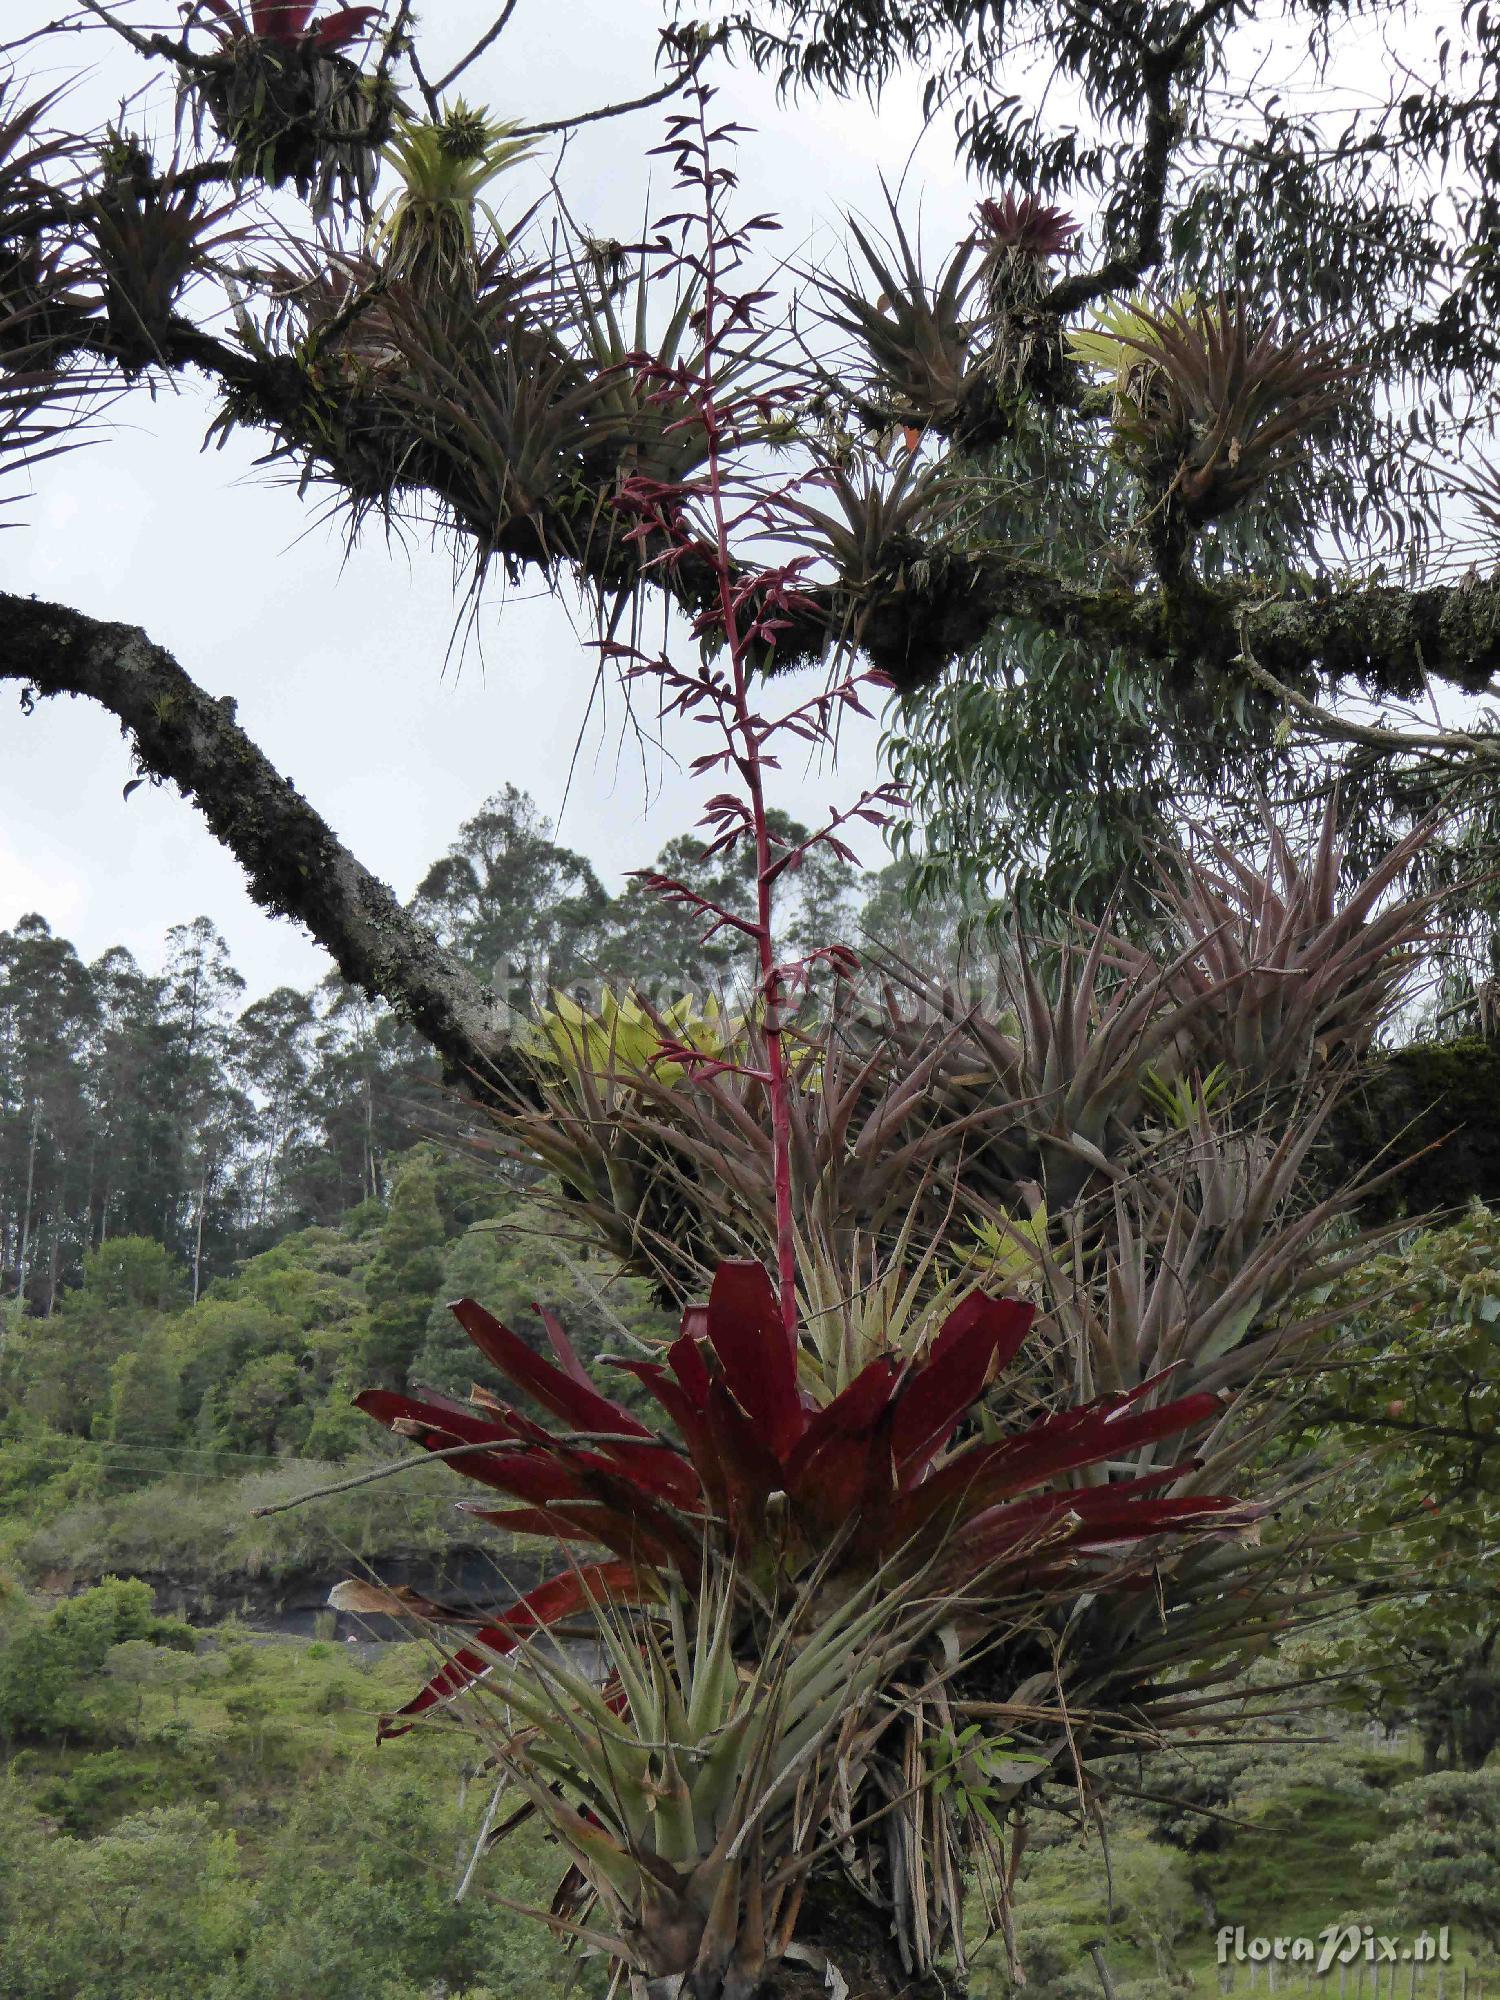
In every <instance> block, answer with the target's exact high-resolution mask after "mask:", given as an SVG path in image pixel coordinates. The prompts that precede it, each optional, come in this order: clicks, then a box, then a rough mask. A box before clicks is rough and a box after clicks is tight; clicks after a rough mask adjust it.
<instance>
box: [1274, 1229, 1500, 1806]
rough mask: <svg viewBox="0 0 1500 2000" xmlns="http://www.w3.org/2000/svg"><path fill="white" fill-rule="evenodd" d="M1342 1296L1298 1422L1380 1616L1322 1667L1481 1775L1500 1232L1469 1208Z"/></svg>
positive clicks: (1492, 1570) (1496, 1591) (1405, 1242)
mask: <svg viewBox="0 0 1500 2000" xmlns="http://www.w3.org/2000/svg"><path fill="white" fill-rule="evenodd" d="M1342 1293H1343V1296H1344V1297H1345V1298H1347V1299H1348V1300H1349V1301H1350V1303H1351V1306H1352V1307H1353V1308H1354V1310H1353V1311H1352V1314H1351V1317H1350V1319H1349V1321H1348V1323H1347V1330H1346V1333H1345V1337H1344V1339H1343V1340H1342V1341H1341V1343H1340V1345H1339V1347H1338V1349H1337V1352H1336V1360H1335V1365H1333V1366H1332V1367H1330V1368H1327V1369H1325V1370H1324V1371H1323V1372H1322V1373H1320V1374H1319V1375H1318V1376H1316V1378H1315V1379H1314V1380H1313V1382H1312V1384H1311V1386H1310V1388H1309V1389H1308V1390H1307V1392H1306V1395H1305V1398H1304V1403H1303V1409H1304V1414H1305V1416H1306V1418H1307V1419H1308V1423H1309V1432H1310V1436H1311V1440H1312V1441H1313V1442H1315V1443H1319V1444H1321V1445H1322V1447H1323V1448H1324V1450H1325V1452H1326V1453H1327V1454H1328V1456H1329V1457H1330V1458H1331V1460H1332V1462H1333V1466H1334V1470H1333V1473H1332V1480H1333V1489H1334V1490H1333V1495H1332V1498H1333V1501H1334V1504H1336V1505H1337V1507H1338V1508H1339V1511H1340V1514H1341V1517H1342V1518H1343V1519H1344V1520H1345V1521H1346V1522H1347V1524H1348V1526H1349V1528H1350V1529H1351V1530H1352V1539H1351V1541H1350V1543H1349V1544H1348V1547H1347V1549H1346V1551H1345V1556H1344V1559H1345V1561H1346V1562H1348V1563H1349V1564H1350V1565H1351V1566H1356V1567H1357V1568H1358V1570H1359V1572H1360V1573H1361V1575H1363V1576H1364V1577H1365V1578H1366V1579H1367V1580H1368V1581H1367V1594H1368V1595H1369V1596H1370V1597H1371V1598H1372V1599H1373V1601H1372V1602H1370V1603H1368V1604H1367V1605H1366V1607H1365V1608H1364V1610H1363V1612H1362V1614H1361V1615H1360V1617H1359V1618H1358V1619H1357V1620H1354V1621H1352V1622H1346V1623H1345V1624H1343V1625H1342V1626H1340V1627H1338V1628H1336V1629H1335V1630H1334V1632H1333V1633H1332V1635H1331V1636H1330V1638H1329V1640H1328V1643H1327V1645H1326V1646H1325V1647H1324V1648H1323V1649H1322V1651H1321V1654H1320V1655H1319V1656H1318V1657H1317V1661H1316V1663H1317V1664H1319V1665H1321V1666H1324V1667H1327V1666H1330V1665H1331V1666H1335V1667H1341V1668H1343V1669H1345V1670H1349V1671H1352V1672H1353V1675H1354V1679H1353V1682H1352V1685H1351V1690H1350V1698H1351V1699H1352V1700H1354V1701H1356V1702H1359V1703H1362V1704H1363V1705H1365V1706H1366V1707H1367V1708H1368V1709H1369V1710H1370V1711H1371V1712H1373V1713H1377V1714H1383V1715H1386V1716H1388V1717H1389V1716H1398V1715H1406V1716H1412V1717H1414V1718H1415V1720H1416V1722H1417V1724H1418V1726H1419V1728H1420V1730H1421V1732H1422V1735H1423V1738H1424V1742H1425V1749H1426V1757H1427V1761H1428V1763H1429V1765H1430V1766H1436V1765H1437V1764H1438V1763H1439V1762H1446V1763H1447V1764H1449V1765H1455V1766H1456V1765H1462V1766H1464V1767H1466V1768H1468V1769H1471V1770H1473V1769H1477V1768H1478V1767H1479V1766H1480V1765H1482V1764H1483V1763H1484V1762H1485V1760H1486V1758H1487V1757H1488V1756H1489V1755H1490V1753H1491V1752H1492V1750H1493V1749H1494V1748H1495V1746H1496V1745H1497V1744H1500V1661H1497V1657H1496V1647H1497V1643H1500V1583H1497V1581H1496V1579H1497V1576H1500V1217H1497V1216H1496V1215H1495V1214H1494V1213H1493V1212H1492V1211H1491V1210H1489V1209H1486V1208H1484V1207H1482V1206H1480V1205H1479V1204H1478V1203H1475V1204H1474V1205H1473V1206H1472V1207H1471V1208H1470V1209H1469V1211H1468V1212H1467V1214H1466V1215H1464V1216H1463V1217H1461V1218H1460V1219H1459V1220H1457V1221H1455V1222H1452V1223H1449V1224H1446V1225H1445V1226H1443V1227H1441V1228H1436V1229H1420V1230H1416V1231H1414V1232H1413V1233H1411V1234H1410V1235H1408V1236H1407V1237H1405V1238H1403V1239H1402V1240H1401V1241H1400V1242H1399V1243H1398V1244H1397V1245H1396V1246H1395V1247H1394V1248H1391V1249H1388V1250H1386V1251H1384V1252H1383V1253H1382V1254H1381V1255H1379V1256H1378V1257H1375V1258H1373V1259H1371V1260H1369V1261H1368V1262H1366V1263H1365V1264H1363V1265H1362V1266H1361V1267H1360V1269H1359V1270H1358V1271H1357V1272H1356V1273H1354V1274H1353V1275H1352V1276H1351V1277H1350V1278H1349V1279H1347V1280H1346V1281H1345V1283H1344V1285H1343V1287H1342ZM1351 1447H1352V1449H1351Z"/></svg>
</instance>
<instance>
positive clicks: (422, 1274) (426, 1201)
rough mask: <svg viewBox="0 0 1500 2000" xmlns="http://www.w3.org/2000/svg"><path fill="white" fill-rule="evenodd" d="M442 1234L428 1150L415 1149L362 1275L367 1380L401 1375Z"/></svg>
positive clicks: (436, 1267) (431, 1290)
mask: <svg viewBox="0 0 1500 2000" xmlns="http://www.w3.org/2000/svg"><path fill="white" fill-rule="evenodd" d="M443 1237H444V1230H443V1219H442V1216H441V1214H440V1213H439V1210H438V1204H437V1177H436V1174H435V1173H434V1170H433V1163H432V1159H431V1156H430V1154H429V1153H428V1151H427V1150H426V1149H425V1148H419V1149H418V1150H417V1151H416V1152H414V1153H413V1154H412V1155H411V1156H410V1157H409V1158H408V1159H407V1161H406V1162H405V1164H404V1165H403V1167H402V1169H401V1171H400V1173H399V1174H398V1175H397V1177H396V1182H395V1185H394V1186H393V1187H392V1189H391V1201H390V1208H389V1210H388V1211H387V1214H386V1219H385V1224H384V1227H383V1228H382V1229H381V1232H380V1246H379V1248H378V1249H377V1250H376V1252H375V1255H374V1257H373V1258H372V1259H371V1262H370V1266H369V1270H368V1272H367V1274H366V1278H365V1292H366V1297H367V1298H368V1301H369V1313H370V1317H369V1332H368V1336H367V1345H366V1366H367V1368H368V1370H369V1372H370V1379H371V1380H372V1381H377V1382H383V1383H388V1384H399V1383H403V1382H404V1381H405V1380H406V1376H407V1370H408V1369H409V1368H410V1366H411V1361H412V1357H413V1355H414V1354H415V1353H416V1351H417V1348H418V1346H419V1345H420V1343H421V1339H422V1333H423V1329H424V1328H425V1327H426V1324H427V1314H428V1309H429V1307H430V1306H431V1304H432V1300H433V1296H434V1294H435V1293H436V1292H437V1290H438V1287H439V1285H440V1284H441V1282H442V1276H443V1259H442V1246H443Z"/></svg>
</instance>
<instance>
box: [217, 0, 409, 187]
mask: <svg viewBox="0 0 1500 2000" xmlns="http://www.w3.org/2000/svg"><path fill="white" fill-rule="evenodd" d="M382 11H383V10H382V9H381V8H380V7H336V8H335V9H334V10H333V11H332V12H331V13H328V14H324V15H321V16H317V9H316V4H315V0H250V7H249V11H248V13H246V12H244V11H242V10H241V9H238V8H236V7H235V6H233V5H232V4H231V0H184V4H183V6H182V14H183V19H184V28H185V29H191V28H194V27H197V28H201V29H202V30H204V32H206V34H207V35H208V36H209V38H210V40H211V42H212V44H213V46H214V51H215V52H214V54H213V55H212V56H211V57H209V58H207V59H206V60H204V61H201V62H199V63H196V64H195V65H194V66H192V67H191V68H186V69H184V71H183V79H182V88H183V90H184V92H185V93H187V94H188V96H189V97H191V98H192V100H193V101H194V103H195V104H196V105H197V107H198V109H199V111H200V112H201V111H206V112H207V113H208V116H209V117H210V119H211V120H212V122H213V124H214V127H215V129H216V130H217V131H218V132H219V133H220V135H221V136H222V137H223V138H224V139H225V140H227V141H228V143H229V144H230V146H231V147H232V148H233V149H234V160H235V167H236V171H237V172H238V173H239V174H240V175H241V176H242V177H244V178H246V179H256V180H263V181H265V182H267V183H268V184H269V185H271V186H272V187H279V186H281V185H282V184H283V183H284V182H287V181H290V182H291V183H292V184H293V185H294V186H295V187H296V188H297V190H298V192H299V193H300V194H301V195H303V197H304V198H306V199H308V200H309V201H310V202H311V203H312V206H313V209H314V211H315V212H316V213H319V214H326V213H327V212H328V211H329V210H330V209H331V208H333V207H334V206H335V205H338V206H340V207H344V208H348V207H350V206H352V205H354V204H356V203H363V202H368V200H369V197H370V193H371V190H372V189H373V187H374V185H375V175H376V173H377V171H378V167H379V155H380V148H381V146H382V145H383V144H384V142H385V140H386V139H387V138H388V136H389V134H390V128H391V119H392V116H393V113H394V111H395V104H396V99H395V92H394V91H393V89H392V88H391V85H390V83H389V80H388V78H387V77H386V75H385V74H384V67H383V66H382V69H381V70H380V71H379V72H377V73H376V74H375V75H373V76H366V75H365V74H364V73H363V72H362V71H361V69H360V66H359V64H358V63H357V62H356V61H355V60H354V59H353V58H352V57H351V56H350V55H349V53H348V51H349V50H350V49H352V48H354V47H355V46H356V45H357V44H358V43H359V42H361V41H362V40H364V39H365V38H366V37H367V36H368V34H369V33H370V31H371V29H372V27H373V26H374V24H375V22H376V21H378V20H379V18H380V15H381V13H382ZM315 16H317V17H316V18H315Z"/></svg>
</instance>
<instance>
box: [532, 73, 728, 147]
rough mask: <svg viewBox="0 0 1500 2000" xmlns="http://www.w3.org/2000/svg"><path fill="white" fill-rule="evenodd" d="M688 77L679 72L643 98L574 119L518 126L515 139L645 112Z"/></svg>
mask: <svg viewBox="0 0 1500 2000" xmlns="http://www.w3.org/2000/svg"><path fill="white" fill-rule="evenodd" d="M690 75H691V71H689V70H685V69H684V70H679V71H678V72H677V74H676V75H675V76H672V77H668V79H667V81H666V82H665V83H664V84H661V85H659V86H658V87H657V89H655V90H652V91H648V92H647V94H646V95H645V96H644V97H632V98H631V99H630V100H629V102H628V103H625V104H601V105H600V106H599V108H598V110H597V111H580V112H579V113H578V115H577V116H576V117H574V118H553V119H551V120H549V121H548V123H547V124H545V125H521V126H518V127H517V129H516V137H517V138H520V139H542V138H545V137H546V136H547V134H548V133H549V132H571V131H572V130H573V128H574V127H575V126H576V125H593V124H595V123H596V122H597V121H598V120H599V119H601V118H623V117H624V116H625V115H626V113H627V112H630V111H645V110H647V109H648V108H649V107H650V106H651V105H653V104H665V103H666V101H667V99H668V98H669V97H672V96H675V94H676V93H677V92H678V91H679V90H681V89H682V87H683V85H684V84H685V83H686V82H687V81H688V79H689V77H690Z"/></svg>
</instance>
